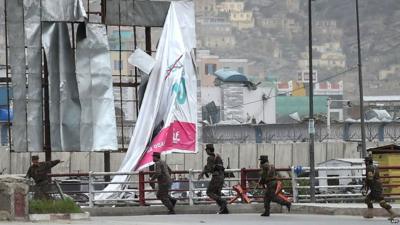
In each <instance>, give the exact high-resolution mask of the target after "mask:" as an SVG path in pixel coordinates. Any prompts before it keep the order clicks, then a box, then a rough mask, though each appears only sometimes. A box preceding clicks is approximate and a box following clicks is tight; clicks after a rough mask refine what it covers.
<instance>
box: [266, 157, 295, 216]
mask: <svg viewBox="0 0 400 225" xmlns="http://www.w3.org/2000/svg"><path fill="white" fill-rule="evenodd" d="M260 167H261V179H260V184H262V185H265V186H266V189H265V191H264V209H265V212H264V214H262V216H269V214H270V209H271V201H272V202H276V203H278V204H280V205H285V206H286V207H288V209H290V205H291V204H290V202H287V201H285V200H284V199H282V198H279V197H278V196H277V194H276V193H275V192H276V186H277V182H276V171H275V167H274V165H272V164H269V163H268V162H264V163H262V164H261V165H260Z"/></svg>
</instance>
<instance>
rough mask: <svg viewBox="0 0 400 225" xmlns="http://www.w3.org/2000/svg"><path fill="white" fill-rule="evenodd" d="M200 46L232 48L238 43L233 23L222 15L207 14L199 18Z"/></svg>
mask: <svg viewBox="0 0 400 225" xmlns="http://www.w3.org/2000/svg"><path fill="white" fill-rule="evenodd" d="M196 26H197V27H196V29H197V32H198V34H200V35H198V47H199V48H206V49H210V48H211V49H231V48H234V47H235V45H236V39H235V36H234V35H233V33H232V25H231V23H230V22H229V21H228V20H227V19H226V18H224V17H221V16H207V17H202V18H199V19H198V20H197V23H196Z"/></svg>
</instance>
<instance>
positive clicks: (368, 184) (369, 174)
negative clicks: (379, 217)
mask: <svg viewBox="0 0 400 225" xmlns="http://www.w3.org/2000/svg"><path fill="white" fill-rule="evenodd" d="M364 160H365V166H366V171H365V172H366V178H365V181H364V188H365V190H364V191H363V194H364V193H367V192H368V191H370V192H369V193H368V195H367V196H366V197H365V204H367V206H368V210H367V212H366V214H364V218H368V219H369V218H373V217H374V215H373V208H374V206H373V205H372V203H373V202H374V201H376V202H379V205H380V206H381V207H382V208H384V209H386V211H388V212H389V213H390V217H389V219H390V220H393V219H394V218H395V217H396V216H397V214H395V213H394V212H393V210H392V206H391V205H390V204H389V203H387V202H386V201H385V199H384V198H383V193H382V192H383V190H382V183H381V181H380V179H379V169H378V167H377V166H375V165H374V163H373V160H372V157H371V156H367V157H365V159H364Z"/></svg>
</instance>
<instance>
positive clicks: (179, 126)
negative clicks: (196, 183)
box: [136, 120, 196, 170]
mask: <svg viewBox="0 0 400 225" xmlns="http://www.w3.org/2000/svg"><path fill="white" fill-rule="evenodd" d="M195 145H196V125H195V124H194V123H188V122H181V121H177V120H175V121H174V122H172V123H171V124H170V126H169V127H165V128H163V129H162V130H161V131H160V133H158V135H157V136H156V137H155V138H154V139H153V141H152V142H151V145H150V148H149V150H148V151H146V153H145V154H144V155H143V156H142V159H141V160H140V161H139V163H138V166H137V168H136V169H137V170H140V169H141V168H144V167H146V166H147V165H148V164H150V163H152V162H153V152H160V153H162V152H168V151H169V150H173V151H174V152H184V153H194V152H195V151H196V146H195Z"/></svg>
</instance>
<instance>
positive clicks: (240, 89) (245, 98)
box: [201, 69, 276, 124]
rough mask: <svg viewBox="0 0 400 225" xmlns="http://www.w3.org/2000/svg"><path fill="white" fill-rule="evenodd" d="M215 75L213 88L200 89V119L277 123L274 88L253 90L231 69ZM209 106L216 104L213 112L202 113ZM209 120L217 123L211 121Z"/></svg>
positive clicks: (246, 80) (249, 83)
mask: <svg viewBox="0 0 400 225" xmlns="http://www.w3.org/2000/svg"><path fill="white" fill-rule="evenodd" d="M215 76H216V80H217V81H216V86H207V87H206V86H203V87H202V88H201V92H202V94H201V99H202V100H201V105H202V106H203V120H208V121H209V122H210V123H228V124H232V123H233V124H239V123H252V122H253V123H259V122H261V121H263V122H264V123H267V124H272V123H275V122H276V121H275V98H274V96H275V91H274V88H273V87H265V86H262V85H260V86H257V87H255V86H254V84H252V83H251V82H249V81H248V79H247V77H246V76H245V75H243V74H241V73H239V72H237V71H234V70H230V69H221V70H218V71H217V72H216V75H215ZM210 103H211V104H213V105H215V106H214V107H213V108H214V109H215V110H209V111H208V112H204V110H205V109H206V110H207V109H209V107H207V105H210ZM215 113H217V114H218V115H217V116H216V115H215ZM210 118H219V120H217V121H210ZM223 121H225V122H223Z"/></svg>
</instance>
